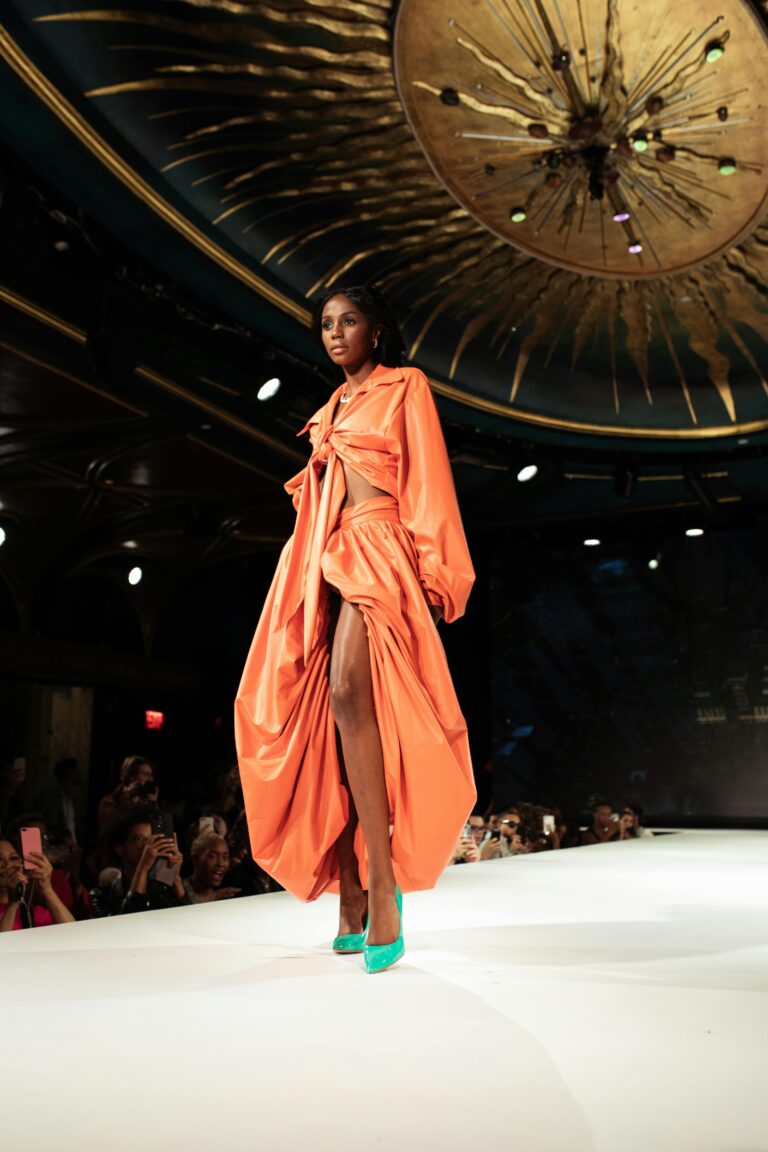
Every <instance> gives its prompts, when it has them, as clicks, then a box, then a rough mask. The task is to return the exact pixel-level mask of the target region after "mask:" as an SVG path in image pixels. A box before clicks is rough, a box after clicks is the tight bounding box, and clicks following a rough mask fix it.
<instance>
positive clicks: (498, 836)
mask: <svg viewBox="0 0 768 1152" xmlns="http://www.w3.org/2000/svg"><path fill="white" fill-rule="evenodd" d="M491 840H501V829H500V828H494V830H493V832H491Z"/></svg>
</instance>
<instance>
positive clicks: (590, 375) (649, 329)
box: [15, 0, 768, 436]
mask: <svg viewBox="0 0 768 1152" xmlns="http://www.w3.org/2000/svg"><path fill="white" fill-rule="evenodd" d="M15 3H17V5H20V6H22V7H31V8H33V9H34V16H35V21H34V26H35V27H36V29H37V30H38V34H43V35H44V36H45V37H46V44H47V47H49V48H50V49H51V50H52V51H54V52H55V53H57V55H58V56H59V59H60V61H62V62H63V63H64V65H65V67H68V68H69V72H70V75H71V76H72V78H73V80H76V81H78V82H80V83H81V84H82V87H83V90H84V91H85V93H86V95H87V97H88V99H89V101H90V102H91V103H92V105H93V106H95V107H97V108H98V110H99V112H100V114H101V115H103V116H106V117H107V118H108V119H111V121H112V123H113V124H114V125H117V126H119V131H120V132H121V134H122V135H123V136H124V137H125V139H126V140H127V141H128V143H129V144H130V145H131V146H132V147H134V148H138V149H139V150H140V151H141V152H142V153H143V155H144V156H145V157H146V158H148V159H149V161H150V163H151V164H152V165H153V166H154V167H155V169H156V171H157V172H158V178H159V179H162V180H164V181H165V183H166V185H167V187H168V189H169V191H170V192H172V193H173V194H174V195H175V196H177V197H179V198H181V199H183V200H185V201H186V202H188V203H189V204H190V205H193V206H194V208H195V211H196V212H198V213H203V214H204V215H205V216H207V218H208V220H209V221H210V224H211V227H212V229H214V230H215V232H217V233H218V235H219V236H220V237H221V239H222V240H223V241H225V242H226V243H228V244H230V245H237V247H238V248H239V249H240V251H241V252H243V253H244V255H245V256H246V257H247V258H248V259H250V260H252V261H255V262H258V264H259V265H261V266H262V267H263V268H265V269H266V270H267V272H270V271H271V272H272V273H273V274H274V275H275V276H276V277H277V278H278V279H279V281H280V282H281V283H282V284H283V285H285V286H286V288H287V289H288V290H289V291H291V292H293V293H294V294H295V295H296V296H300V297H304V298H306V299H308V300H310V301H311V299H312V298H313V297H314V296H315V295H316V294H317V293H318V292H320V291H322V290H323V289H325V288H327V287H329V286H333V285H338V284H340V283H342V282H343V281H350V280H359V279H363V278H372V279H376V280H377V281H378V282H379V283H380V284H381V285H382V287H383V288H384V289H385V290H386V291H388V292H389V294H390V295H391V296H392V298H393V300H394V303H395V304H396V306H397V307H398V308H399V310H400V312H401V313H402V314H403V315H404V317H405V328H406V332H407V334H408V336H409V341H410V345H411V354H412V356H414V357H415V358H416V359H417V361H418V362H420V363H421V364H422V365H423V366H424V367H425V368H426V369H427V370H431V371H432V372H433V373H434V374H435V375H436V376H438V377H442V378H443V379H450V380H453V381H454V382H456V384H457V385H458V386H460V387H461V388H462V389H464V390H465V391H466V394H467V397H468V398H469V399H470V400H471V399H472V398H473V397H474V398H475V399H477V398H483V397H485V398H487V400H488V401H489V402H491V401H492V402H493V404H494V406H495V408H496V409H498V410H499V411H508V412H509V414H510V415H512V416H517V417H518V418H521V419H527V420H534V421H535V420H537V419H540V420H541V421H542V422H549V423H550V424H554V425H559V426H561V427H563V428H569V427H570V428H577V429H578V428H582V429H584V428H589V429H590V430H591V431H593V432H594V431H597V432H599V431H601V430H604V431H618V432H621V433H622V434H624V435H639V436H654V435H657V434H659V433H660V431H664V430H666V431H673V432H674V433H675V434H676V435H680V436H686V435H689V434H690V435H711V434H712V433H713V432H715V431H717V432H719V433H722V431H723V429H724V428H725V429H727V428H728V427H729V426H731V427H733V428H734V429H736V428H738V427H743V426H744V425H745V423H746V424H748V423H750V422H751V424H752V425H753V426H755V427H757V426H759V425H760V424H761V422H762V423H763V424H765V423H766V422H768V382H766V378H765V377H766V370H765V367H764V365H765V361H766V353H768V342H767V341H768V309H767V308H766V301H767V300H768V229H767V228H766V224H765V213H766V191H767V189H768V175H767V173H768V108H767V106H766V101H765V97H764V85H763V78H764V77H765V75H766V74H768V38H767V37H766V21H765V14H764V11H763V9H762V7H761V6H760V5H759V4H757V3H756V2H755V3H753V2H751V0H724V2H723V3H721V4H720V5H718V7H717V9H714V8H712V6H711V5H706V6H704V7H702V6H701V5H700V4H698V3H693V2H689V0H680V2H679V3H678V4H676V5H674V6H670V5H668V4H667V3H664V2H663V0H652V2H651V3H646V4H639V3H626V4H624V3H622V4H619V3H618V0H514V2H513V0H402V2H401V4H400V5H399V9H398V11H397V12H396V11H395V8H396V6H395V5H394V4H393V3H391V2H390V0H366V2H364V0H351V2H349V3H345V4H343V5H341V4H338V3H335V4H334V3H330V2H327V0H300V2H299V0H285V2H284V3H280V4H265V3H258V4H257V3H248V2H242V3H238V2H235V0H187V3H186V4H185V5H183V4H180V3H174V4H169V3H166V2H164V0H145V2H144V3H137V5H135V6H134V7H132V8H128V7H125V6H121V5H120V4H119V3H116V2H109V3H106V4H102V6H101V7H100V8H98V9H89V10H82V9H80V10H77V11H75V10H72V11H65V12H61V11H57V12H55V13H52V12H50V11H42V12H41V8H48V7H49V6H48V5H43V4H41V3H38V4H37V5H32V4H31V0H30V4H25V3H24V0H15ZM184 11H186V13H187V15H186V16H183V15H180V12H184ZM395 17H397V19H395ZM62 25H66V26H67V32H68V33H71V31H72V29H73V28H77V26H79V27H80V28H81V29H83V30H84V31H87V32H88V35H89V39H88V46H89V47H88V52H89V54H90V61H91V67H90V69H89V70H85V71H87V72H88V76H89V78H90V79H88V80H85V81H84V80H83V73H84V69H83V67H82V59H80V60H78V58H77V56H76V52H75V48H74V47H73V44H72V43H70V42H67V43H66V44H65V43H64V40H63V38H62V36H61V30H62ZM94 26H98V28H99V30H100V31H101V32H102V33H103V34H105V39H106V47H105V49H104V52H103V55H102V56H101V57H100V58H98V53H96V55H94V53H95V49H94V41H93V29H94ZM67 53H69V56H68V57H67ZM107 77H109V79H108V82H105V81H106V80H107ZM94 81H96V82H94Z"/></svg>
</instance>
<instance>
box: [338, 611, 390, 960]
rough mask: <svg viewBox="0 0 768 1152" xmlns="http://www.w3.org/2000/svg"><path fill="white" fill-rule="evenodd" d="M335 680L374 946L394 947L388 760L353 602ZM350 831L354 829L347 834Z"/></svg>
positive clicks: (342, 626)
mask: <svg viewBox="0 0 768 1152" xmlns="http://www.w3.org/2000/svg"><path fill="white" fill-rule="evenodd" d="M330 676H331V711H332V712H333V718H334V720H335V722H336V726H337V728H338V730H339V735H340V737H341V746H342V749H343V752H344V765H345V768H346V773H347V778H348V780H349V786H350V791H351V793H352V798H353V800H354V803H355V808H356V811H357V815H358V818H359V820H360V824H361V826H362V829H363V836H364V837H365V844H366V848H367V849H368V864H369V874H368V943H369V944H391V943H392V942H393V941H394V940H396V939H397V937H398V934H399V932H400V917H399V915H398V912H397V905H396V903H395V876H394V873H393V871H392V855H391V849H390V843H389V801H388V799H387V789H386V785H385V782H384V758H383V756H382V752H381V737H380V735H379V728H378V725H377V723H376V717H375V715H374V711H373V690H372V684H371V657H370V652H369V649H368V633H367V631H366V628H365V621H364V619H363V614H362V612H361V611H360V609H359V608H356V607H355V605H354V604H350V603H348V602H347V601H345V602H344V603H343V604H342V606H341V612H340V613H339V622H338V624H337V625H336V633H335V636H334V639H333V651H332V653H331V672H330ZM348 830H349V825H348V826H347V829H345V832H347V833H348ZM342 835H344V834H342ZM339 863H340V864H341V858H340V859H339Z"/></svg>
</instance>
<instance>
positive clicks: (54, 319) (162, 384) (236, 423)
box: [0, 284, 304, 480]
mask: <svg viewBox="0 0 768 1152" xmlns="http://www.w3.org/2000/svg"><path fill="white" fill-rule="evenodd" d="M0 301H2V302H3V303H5V304H9V305H10V306H11V307H12V308H16V309H17V310H18V311H19V312H23V313H24V314H25V315H27V316H32V317H33V318H34V319H35V320H38V321H39V322H40V323H41V324H45V325H46V326H47V327H49V328H52V329H54V331H56V332H59V333H61V334H62V335H63V336H67V337H68V338H69V339H70V340H73V341H75V342H76V343H78V344H85V342H86V335H85V332H83V331H82V330H81V329H80V328H76V327H75V326H74V325H73V324H69V323H67V321H65V320H62V319H61V317H59V316H56V315H54V313H53V312H48V311H47V310H46V309H45V308H39V307H38V306H37V305H36V304H34V303H33V302H32V301H31V300H27V299H25V298H24V297H23V296H19V294H18V293H17V292H14V291H13V290H12V289H11V288H8V287H7V286H5V285H3V284H0ZM0 347H5V348H7V349H8V350H9V351H17V352H18V354H19V355H20V356H23V358H24V359H25V360H29V361H30V362H31V363H32V364H37V365H38V366H40V367H42V368H50V369H51V371H55V372H57V373H58V375H59V376H61V377H62V378H63V379H65V380H70V381H72V383H75V384H79V385H81V387H83V388H87V389H88V391H90V392H94V393H95V394H96V395H97V396H101V397H103V398H104V399H105V400H110V401H112V402H113V403H115V404H118V405H120V406H121V407H123V408H127V409H128V410H129V411H130V412H134V413H136V414H137V415H139V416H144V417H148V416H149V413H148V412H145V411H144V410H143V409H141V408H136V407H135V406H133V405H131V404H129V403H127V401H125V400H121V399H120V398H119V397H117V396H115V395H113V393H111V392H106V391H104V390H103V389H101V388H99V387H98V386H97V385H95V384H89V383H88V381H86V380H83V379H82V378H81V377H79V376H74V375H72V374H71V373H68V372H66V371H63V370H60V369H57V368H53V367H52V366H51V365H50V364H47V363H46V362H45V361H43V360H36V359H35V358H34V357H33V356H32V355H31V354H28V353H23V352H21V351H20V350H19V349H16V348H13V347H12V346H11V345H3V344H0ZM134 375H136V376H139V377H140V378H141V379H142V380H147V381H148V382H149V383H150V384H155V385H156V386H157V387H158V388H162V389H163V391H165V392H168V393H170V394H171V395H173V396H176V397H177V398H178V399H181V400H184V401H185V402H186V403H188V404H192V405H193V406H194V407H196V408H199V409H200V411H201V412H204V413H205V414H206V416H210V417H212V418H213V419H215V420H218V421H219V422H220V423H222V424H227V425H228V426H229V427H231V428H234V429H236V430H237V431H238V432H243V433H245V435H246V436H249V437H250V438H251V439H252V440H258V441H260V442H261V443H262V444H266V445H267V446H268V447H269V448H271V449H273V450H274V451H276V452H279V453H280V454H281V455H283V456H288V457H289V458H290V459H292V460H298V461H300V462H303V461H304V455H303V454H302V453H301V452H297V451H296V450H295V449H293V448H290V447H289V446H287V445H286V444H283V442H282V441H281V440H278V439H277V438H276V437H274V436H270V435H269V433H268V432H262V431H261V430H260V429H259V428H256V427H255V426H254V425H253V424H248V423H247V421H245V420H241V419H240V417H239V416H233V415H232V413H231V412H227V410H226V408H220V407H219V406H218V404H212V403H211V402H210V401H209V400H205V399H204V398H203V397H201V396H197V395H196V394H195V393H194V392H190V391H189V390H188V389H187V388H184V387H183V386H182V385H181V384H177V383H176V382H175V381H173V380H169V379H168V377H167V376H162V375H161V374H160V373H159V372H155V371H154V369H152V368H149V367H147V365H145V364H139V366H138V367H137V368H136V370H135V372H134ZM191 438H192V437H191ZM214 450H215V449H214ZM247 467H251V468H253V467H254V466H253V465H250V464H249V465H247ZM256 470H259V469H256ZM259 471H260V470H259ZM261 475H263V476H266V477H268V478H269V479H270V480H276V477H275V476H274V475H273V474H272V473H270V472H264V471H262V472H261Z"/></svg>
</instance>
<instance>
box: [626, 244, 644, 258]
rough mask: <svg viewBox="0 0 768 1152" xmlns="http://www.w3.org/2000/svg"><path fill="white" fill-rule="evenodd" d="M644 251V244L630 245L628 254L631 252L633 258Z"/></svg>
mask: <svg viewBox="0 0 768 1152" xmlns="http://www.w3.org/2000/svg"><path fill="white" fill-rule="evenodd" d="M642 250H643V246H642V244H638V243H634V244H630V246H629V248H627V252H631V253H632V255H633V256H637V255H638V253H639V252H642Z"/></svg>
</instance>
